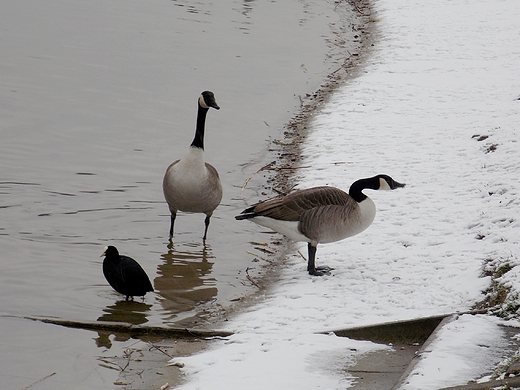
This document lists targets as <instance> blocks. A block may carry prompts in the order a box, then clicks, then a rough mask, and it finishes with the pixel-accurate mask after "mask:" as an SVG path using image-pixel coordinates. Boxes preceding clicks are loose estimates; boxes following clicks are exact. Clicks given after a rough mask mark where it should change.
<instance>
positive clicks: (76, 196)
mask: <svg viewBox="0 0 520 390" xmlns="http://www.w3.org/2000/svg"><path fill="white" fill-rule="evenodd" d="M334 7H335V4H334V3H333V2H332V1H325V2H324V1H318V0H315V1H313V0H309V1H301V0H300V1H298V0H278V1H269V2H258V1H252V0H249V1H238V0H237V1H233V0H223V1H219V2H214V3H210V4H206V3H205V2H193V1H129V0H124V1H123V0H115V1H109V2H105V1H93V2H70V1H65V0H43V1H38V2H31V4H28V3H26V2H24V1H14V0H8V1H4V2H2V4H0V26H1V32H0V47H1V51H0V99H1V104H0V118H1V121H0V136H1V141H0V261H1V267H2V272H1V273H0V313H1V314H2V315H4V317H2V318H0V327H1V329H2V332H1V333H0V349H1V351H2V352H0V361H1V362H2V365H1V366H2V368H1V369H0V376H1V377H0V380H1V381H2V382H3V383H4V385H6V386H7V387H6V388H22V387H24V386H27V385H29V384H30V383H32V382H34V381H35V380H37V379H40V378H42V377H43V376H45V375H47V374H49V373H50V372H48V371H49V370H50V371H52V370H54V371H56V372H57V373H58V374H57V375H54V376H53V377H52V378H49V379H47V380H46V381H44V382H42V384H40V386H42V387H39V388H45V384H44V383H48V384H47V386H50V387H48V388H56V387H53V385H52V383H56V382H55V381H57V380H59V381H62V382H60V383H62V384H70V383H71V382H74V383H75V385H74V386H73V388H83V387H84V388H90V389H92V388H97V387H96V386H106V384H107V383H108V384H111V383H112V381H113V377H114V373H111V372H110V370H107V369H104V368H102V367H101V368H100V367H99V366H98V365H97V363H96V359H95V357H96V356H98V355H102V354H103V353H107V351H108V353H112V354H115V353H117V352H116V351H115V350H114V348H119V349H121V348H124V347H125V345H126V344H125V341H126V340H122V341H121V342H118V340H117V339H115V337H111V336H107V335H103V336H102V337H101V336H100V337H96V335H95V334H94V333H93V332H87V331H78V330H70V329H64V328H60V327H56V326H51V325H43V324H38V323H34V322H29V323H27V322H26V321H24V320H19V319H14V318H6V317H5V315H14V316H49V317H50V316H54V317H58V318H64V319H78V320H85V321H95V320H100V321H122V322H131V323H135V324H150V325H167V326H168V325H171V326H188V327H191V326H195V325H197V324H198V323H199V321H200V315H201V314H204V313H206V312H214V311H218V310H221V309H223V308H227V307H228V306H229V305H230V304H231V302H233V301H235V300H237V299H240V298H241V297H243V296H244V295H247V294H249V293H251V292H253V291H254V290H255V289H256V287H254V286H252V285H251V283H250V282H249V281H248V280H247V278H246V272H245V270H246V269H248V268H249V269H250V270H251V272H254V273H256V274H261V272H262V269H261V264H259V263H255V262H253V256H252V255H250V254H248V253H247V252H248V251H250V250H251V248H252V247H251V244H250V241H251V240H258V239H259V236H258V231H259V230H258V229H257V228H256V227H255V226H254V225H253V224H244V223H242V224H240V223H236V222H235V220H234V218H233V217H234V215H236V214H237V213H239V212H240V211H241V210H242V209H243V208H244V207H245V206H246V205H247V204H249V203H252V202H253V201H256V200H257V199H258V197H259V195H258V191H259V190H260V189H261V185H262V184H263V180H264V177H263V176H262V175H257V176H255V178H254V179H253V180H252V181H251V182H250V183H249V184H248V187H247V188H246V190H245V191H242V190H241V187H242V185H243V184H244V182H245V180H246V179H247V178H248V177H249V176H250V175H251V174H252V173H253V172H255V171H256V169H258V168H259V167H261V166H262V165H264V164H265V163H266V162H268V161H270V159H273V156H272V155H270V153H269V152H268V151H267V150H268V145H269V140H271V139H273V138H276V137H279V138H280V137H281V132H282V130H283V125H284V124H285V123H286V122H287V121H288V120H289V118H290V117H291V116H292V115H293V114H294V113H295V112H296V110H297V109H298V107H299V102H300V100H299V97H298V95H304V94H305V93H312V92H313V91H315V90H316V89H317V88H318V87H319V84H320V83H321V82H322V81H323V79H324V76H325V75H326V74H327V73H328V72H329V71H330V69H331V67H332V66H335V65H334V64H333V61H332V58H331V57H329V55H330V52H331V50H332V47H333V46H334V45H333V43H331V42H332V41H333V40H334V39H335V35H334V31H335V29H336V26H337V25H339V24H340V19H339V14H338V13H337V12H335V10H334ZM206 89H209V90H212V91H213V92H214V93H215V96H216V100H217V102H218V104H219V105H220V106H221V110H220V111H215V110H212V111H210V112H209V114H208V118H207V127H206V142H205V143H206V157H207V161H209V162H211V163H212V164H213V165H214V166H215V167H216V168H217V169H218V170H219V172H220V176H221V179H222V182H223V186H224V198H223V201H222V204H221V205H220V206H219V208H218V209H217V210H216V212H215V214H214V216H213V218H212V222H211V225H210V229H209V233H208V239H207V241H206V244H205V245H204V244H203V242H202V238H201V237H202V234H203V228H204V223H203V221H204V216H203V215H197V214H193V215H189V214H183V213H180V214H179V215H178V218H177V221H176V233H175V237H174V241H173V243H170V242H169V240H168V237H167V235H168V228H169V212H168V208H167V206H166V204H165V202H164V200H163V195H162V187H161V185H162V177H163V174H164V172H165V169H166V167H167V166H168V165H169V164H170V163H171V162H172V161H173V160H175V159H178V158H180V157H182V155H183V154H184V152H185V151H186V149H187V147H188V145H189V144H190V142H191V139H192V137H193V132H194V129H195V116H196V108H197V106H196V104H197V97H198V95H199V94H200V92H201V91H203V90H206ZM260 237H261V236H260ZM109 244H110V245H115V246H116V247H118V249H119V250H120V252H121V253H123V254H127V255H130V256H132V257H133V258H135V259H136V260H137V261H138V262H140V264H141V265H142V266H143V268H144V269H145V270H146V272H147V273H148V275H149V276H150V279H151V280H152V284H153V285H154V287H155V289H156V292H155V293H152V294H148V295H147V296H146V297H145V299H144V300H142V301H141V300H138V301H137V302H122V298H123V297H122V296H120V295H119V294H117V293H115V292H114V291H113V290H112V289H111V288H110V287H109V286H108V284H107V283H106V281H105V280H104V278H103V275H102V272H101V261H102V259H101V258H100V257H99V255H100V254H101V252H102V251H103V247H104V246H105V245H109ZM50 329H52V330H50ZM28 336H30V337H28ZM64 340H67V342H66V343H65V342H64ZM110 349H112V350H111V351H110ZM78 350H80V351H81V352H80V353H79V352H78ZM28 351H30V353H29V352H28ZM53 351H54V352H53ZM78 354H79V355H81V356H83V357H84V359H83V360H86V361H88V363H85V361H81V363H78V360H77V359H76V360H74V359H69V358H67V357H71V356H79V355H78ZM42 359H45V365H43V366H45V367H46V369H43V368H42V367H43V366H42V364H41V360H42ZM80 360H81V359H80ZM53 362H54V363H55V364H53ZM47 366H48V369H47ZM78 366H81V367H82V368H81V369H79V368H78ZM52 367H54V368H52ZM80 374H81V375H82V377H81V378H80V380H78V377H77V375H80ZM92 378H96V379H92ZM53 381H54V382H53ZM101 384H104V385H101ZM81 386H83V387H81ZM99 388H102V387H99ZM105 388H106V387H105Z"/></svg>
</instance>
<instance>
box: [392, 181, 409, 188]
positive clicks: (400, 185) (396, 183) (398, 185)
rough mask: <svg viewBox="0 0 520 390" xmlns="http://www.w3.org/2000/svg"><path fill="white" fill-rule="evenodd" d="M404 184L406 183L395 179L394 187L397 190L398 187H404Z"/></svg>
mask: <svg viewBox="0 0 520 390" xmlns="http://www.w3.org/2000/svg"><path fill="white" fill-rule="evenodd" d="M404 186H406V184H405V183H398V182H396V181H395V180H394V182H393V183H392V187H391V188H392V189H393V190H395V189H396V188H403V187H404Z"/></svg>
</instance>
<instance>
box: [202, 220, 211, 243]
mask: <svg viewBox="0 0 520 390" xmlns="http://www.w3.org/2000/svg"><path fill="white" fill-rule="evenodd" d="M210 218H211V214H209V215H206V219H205V220H204V237H202V239H203V240H204V241H206V236H207V235H208V227H209V220H210Z"/></svg>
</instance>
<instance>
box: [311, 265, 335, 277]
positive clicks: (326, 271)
mask: <svg viewBox="0 0 520 390" xmlns="http://www.w3.org/2000/svg"><path fill="white" fill-rule="evenodd" d="M333 269H334V268H331V267H327V266H326V265H323V266H321V267H316V268H314V269H312V270H311V269H309V270H308V271H309V275H312V276H324V275H330V271H332V270H333Z"/></svg>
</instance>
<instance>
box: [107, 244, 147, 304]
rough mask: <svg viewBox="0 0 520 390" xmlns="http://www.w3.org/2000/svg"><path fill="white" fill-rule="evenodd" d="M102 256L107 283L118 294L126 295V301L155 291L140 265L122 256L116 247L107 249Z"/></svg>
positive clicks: (110, 246)
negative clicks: (103, 257)
mask: <svg viewBox="0 0 520 390" xmlns="http://www.w3.org/2000/svg"><path fill="white" fill-rule="evenodd" d="M101 256H105V259H104V260H103V274H104V275H105V278H106V280H107V282H108V283H109V284H110V285H111V286H112V288H113V289H114V290H116V291H117V292H118V293H120V294H123V295H126V300H128V298H129V297H134V296H138V297H141V296H144V295H145V294H146V293H147V292H148V291H153V287H152V283H150V279H149V278H148V275H146V272H145V271H144V269H143V268H142V267H141V266H140V265H139V263H138V262H137V261H135V260H134V259H132V258H131V257H128V256H124V255H120V254H119V252H118V250H117V248H116V247H115V246H112V245H109V246H107V247H105V250H104V252H103V253H102V254H101Z"/></svg>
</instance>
